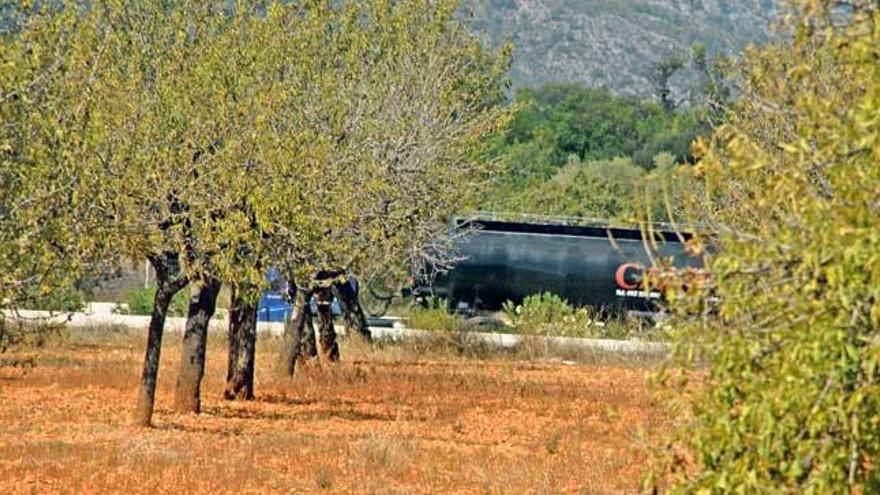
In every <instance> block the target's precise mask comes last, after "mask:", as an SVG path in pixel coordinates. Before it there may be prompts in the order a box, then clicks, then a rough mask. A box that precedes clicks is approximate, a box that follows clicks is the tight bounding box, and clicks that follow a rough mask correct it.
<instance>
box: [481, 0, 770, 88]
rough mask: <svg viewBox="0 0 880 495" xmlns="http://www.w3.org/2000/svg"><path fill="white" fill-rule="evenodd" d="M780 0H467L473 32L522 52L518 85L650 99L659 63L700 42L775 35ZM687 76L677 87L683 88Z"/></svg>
mask: <svg viewBox="0 0 880 495" xmlns="http://www.w3.org/2000/svg"><path fill="white" fill-rule="evenodd" d="M775 4H776V1H775V0H466V1H465V9H466V11H467V13H468V14H467V15H469V16H472V17H471V21H470V24H471V27H472V29H474V30H475V31H476V32H478V33H480V34H481V35H482V36H484V37H486V38H487V39H489V40H491V41H492V42H493V43H500V42H502V41H505V40H508V41H512V42H513V43H514V45H515V47H516V53H515V60H514V66H513V71H512V75H513V81H514V85H515V86H517V87H524V86H536V85H541V84H545V83H550V82H576V83H581V84H585V85H589V86H604V87H607V88H608V89H610V90H612V91H613V92H615V93H617V94H622V95H634V96H645V97H646V96H650V95H651V94H652V90H651V85H650V82H649V80H648V79H647V75H648V71H649V68H650V66H651V64H653V63H656V62H658V61H660V60H663V59H665V58H667V57H669V56H671V55H686V54H687V53H688V52H689V50H690V47H691V46H692V45H693V44H694V43H703V44H705V45H706V46H707V47H708V48H709V52H710V53H712V54H714V53H736V52H738V51H740V50H742V48H744V47H745V46H747V45H748V44H749V43H761V42H763V41H765V40H766V39H767V37H768V28H767V26H768V22H769V20H770V19H771V18H772V17H773V13H774V12H775V10H776V9H775V7H774V6H775ZM687 77H688V74H687V72H683V73H682V74H680V75H679V76H678V78H679V79H680V80H679V81H678V82H677V83H676V82H675V81H674V82H673V83H674V86H679V87H681V86H683V85H684V84H685V83H684V81H683V80H685V79H686V78H687Z"/></svg>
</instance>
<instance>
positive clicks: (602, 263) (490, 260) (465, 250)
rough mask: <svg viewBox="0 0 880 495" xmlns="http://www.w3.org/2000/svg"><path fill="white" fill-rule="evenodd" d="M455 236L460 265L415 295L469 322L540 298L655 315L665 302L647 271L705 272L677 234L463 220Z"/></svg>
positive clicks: (586, 225) (585, 225) (584, 225)
mask: <svg viewBox="0 0 880 495" xmlns="http://www.w3.org/2000/svg"><path fill="white" fill-rule="evenodd" d="M453 228H455V229H459V230H464V231H465V234H464V235H463V236H461V237H460V239H459V240H458V241H457V243H456V258H457V259H458V260H459V261H457V262H456V263H454V265H453V266H452V267H451V269H448V270H447V271H445V272H441V273H440V274H439V275H437V276H436V277H435V278H434V279H433V280H430V281H424V282H423V283H419V284H417V286H416V287H415V288H414V292H415V295H416V296H417V297H422V298H426V297H428V296H434V297H438V298H445V299H446V301H447V304H448V305H449V309H451V310H453V311H457V312H462V313H468V314H474V313H477V312H490V311H498V310H500V309H501V308H502V305H503V304H504V303H505V302H506V301H512V302H514V303H516V304H519V303H521V302H522V301H523V299H524V298H525V297H527V296H530V295H533V294H538V293H554V294H556V295H558V296H560V297H562V298H564V299H566V300H568V302H569V303H571V304H573V305H576V306H589V307H593V308H596V309H599V310H608V311H620V310H622V311H636V312H654V311H656V310H657V309H658V303H659V302H660V301H661V300H662V294H661V292H660V291H658V290H656V289H652V288H650V287H646V286H645V284H644V283H643V280H644V275H645V272H646V270H648V269H650V268H651V267H652V266H654V265H655V264H656V263H657V262H659V261H660V260H662V261H663V262H666V263H670V264H671V265H672V266H675V267H677V268H688V267H690V268H700V267H701V266H702V261H701V259H700V258H699V257H697V256H693V255H691V254H689V253H688V252H687V249H686V241H687V240H688V239H690V238H691V235H690V234H688V233H682V232H676V231H674V230H673V229H654V228H650V229H644V228H635V227H632V228H625V227H615V226H611V225H609V224H602V223H598V222H592V223H575V222H562V221H559V220H554V219H540V218H536V219H530V220H528V221H507V220H499V219H495V218H491V217H488V218H487V217H474V218H459V219H456V220H454V225H453Z"/></svg>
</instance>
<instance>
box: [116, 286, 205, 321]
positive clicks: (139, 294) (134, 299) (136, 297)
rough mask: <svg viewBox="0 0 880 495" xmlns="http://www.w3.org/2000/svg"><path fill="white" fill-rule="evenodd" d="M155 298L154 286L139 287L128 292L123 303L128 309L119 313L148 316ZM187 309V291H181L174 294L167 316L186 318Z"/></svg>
mask: <svg viewBox="0 0 880 495" xmlns="http://www.w3.org/2000/svg"><path fill="white" fill-rule="evenodd" d="M155 297H156V286H155V285H151V286H149V287H146V288H143V287H141V288H137V289H132V290H130V291H129V292H128V294H127V295H126V298H125V303H126V305H127V306H128V309H127V310H122V311H120V312H124V313H125V314H130V315H149V314H151V313H152V312H153V299H155ZM188 309H189V291H188V290H186V289H183V290H181V291H180V292H178V293H177V294H175V295H174V298H173V299H171V304H170V305H169V306H168V315H169V316H186V313H187V310H188Z"/></svg>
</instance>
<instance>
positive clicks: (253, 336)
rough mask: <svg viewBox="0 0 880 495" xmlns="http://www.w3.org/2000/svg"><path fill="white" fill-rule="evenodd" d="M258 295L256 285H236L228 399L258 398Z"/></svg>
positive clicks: (231, 318)
mask: <svg viewBox="0 0 880 495" xmlns="http://www.w3.org/2000/svg"><path fill="white" fill-rule="evenodd" d="M256 301H257V296H256V294H254V288H252V287H246V288H243V287H233V290H232V303H231V304H230V308H229V362H228V365H229V368H228V370H227V373H226V390H225V391H224V392H223V397H224V398H225V399H228V400H233V399H244V400H253V398H254V361H255V359H256V345H257V302H256Z"/></svg>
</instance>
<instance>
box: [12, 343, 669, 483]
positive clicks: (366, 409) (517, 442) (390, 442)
mask: <svg viewBox="0 0 880 495" xmlns="http://www.w3.org/2000/svg"><path fill="white" fill-rule="evenodd" d="M143 345H144V336H143V335H141V334H139V333H131V332H126V331H121V330H112V329H103V330H98V329H96V330H93V331H91V332H88V331H78V332H77V333H75V334H69V333H68V334H64V335H61V336H58V337H53V338H51V339H49V340H48V342H46V343H45V344H44V345H42V346H40V347H32V348H28V349H19V350H10V351H7V352H6V353H5V354H0V360H2V362H0V493H108V492H120V493H301V492H322V491H323V492H327V493H633V492H638V491H639V483H640V479H641V477H642V475H643V472H644V469H645V466H646V451H647V444H648V441H649V439H650V438H651V436H652V434H654V433H657V432H658V431H660V430H663V429H665V428H666V426H665V425H666V421H665V419H664V416H663V413H662V408H661V407H660V406H659V405H658V404H656V403H653V402H652V400H651V399H650V396H649V392H648V390H647V387H646V375H647V374H648V373H649V372H650V369H651V366H652V365H651V363H650V362H642V363H635V364H633V363H625V362H617V361H615V360H614V359H612V358H607V357H606V358H602V357H598V356H592V357H591V356H573V357H578V358H579V362H578V363H572V362H568V361H561V360H559V359H555V360H554V359H549V358H547V357H546V354H545V353H543V352H542V351H541V350H540V349H537V350H536V349H532V350H520V351H517V352H514V353H509V352H505V353H499V352H493V351H488V350H485V349H472V350H466V351H464V352H462V349H461V348H460V347H457V346H456V345H454V343H450V344H449V345H443V344H442V343H441V344H439V345H438V344H437V343H433V344H421V343H420V344H416V343H408V344H398V345H393V346H391V345H388V346H378V347H377V348H368V347H366V346H364V345H362V344H357V343H354V342H345V343H344V344H343V348H342V351H343V361H342V362H341V363H338V364H336V365H333V366H321V365H317V366H312V367H311V368H310V369H308V370H306V371H305V372H303V373H301V374H299V375H298V376H297V377H295V378H293V379H290V378H283V377H280V376H278V375H276V374H275V373H274V372H273V367H272V365H273V358H274V352H275V349H274V348H275V346H277V345H278V343H277V341H275V340H272V339H261V341H260V344H259V347H258V351H257V352H258V368H257V369H258V376H257V380H258V381H257V390H256V392H257V396H258V397H257V400H256V401H253V402H247V403H244V402H226V401H223V400H221V399H220V394H221V391H222V387H223V383H224V382H223V381H224V379H225V368H224V366H225V349H224V345H225V342H224V341H223V337H222V336H221V335H213V334H212V335H211V337H210V345H209V349H208V369H207V376H206V379H205V384H204V388H203V396H204V398H203V410H204V412H203V414H201V415H198V416H195V415H183V416H182V415H176V414H173V413H172V412H171V410H170V406H171V402H172V395H171V394H172V386H173V384H174V379H175V376H176V372H177V360H178V347H179V335H175V334H169V335H166V339H165V347H164V349H163V357H162V368H161V371H160V384H159V391H158V399H157V407H158V410H157V414H156V416H155V428H153V429H150V430H144V429H137V428H133V427H130V426H129V425H128V422H129V419H130V415H131V413H132V410H133V405H134V400H135V397H136V387H137V384H138V380H139V371H140V365H141V359H142V350H143Z"/></svg>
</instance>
